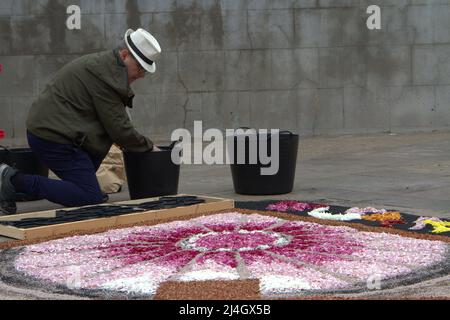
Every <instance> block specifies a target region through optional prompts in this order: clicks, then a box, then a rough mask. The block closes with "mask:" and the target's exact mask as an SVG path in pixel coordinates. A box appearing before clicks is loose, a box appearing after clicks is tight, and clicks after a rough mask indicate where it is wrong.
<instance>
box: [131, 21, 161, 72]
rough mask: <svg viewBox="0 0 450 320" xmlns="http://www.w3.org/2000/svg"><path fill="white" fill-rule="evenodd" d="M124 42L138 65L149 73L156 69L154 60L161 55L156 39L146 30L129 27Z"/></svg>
mask: <svg viewBox="0 0 450 320" xmlns="http://www.w3.org/2000/svg"><path fill="white" fill-rule="evenodd" d="M125 43H126V44H127V46H128V50H129V51H130V52H131V53H132V54H133V56H134V57H135V58H136V60H137V61H138V62H139V63H140V65H141V66H142V67H143V68H144V69H145V70H147V71H148V72H150V73H154V72H155V71H156V62H155V61H156V60H158V58H159V56H160V55H161V47H160V46H159V43H158V41H157V40H156V39H155V38H154V37H153V36H152V35H151V34H150V33H149V32H148V31H146V30H144V29H138V30H136V31H134V30H133V29H129V30H128V31H127V32H126V33H125Z"/></svg>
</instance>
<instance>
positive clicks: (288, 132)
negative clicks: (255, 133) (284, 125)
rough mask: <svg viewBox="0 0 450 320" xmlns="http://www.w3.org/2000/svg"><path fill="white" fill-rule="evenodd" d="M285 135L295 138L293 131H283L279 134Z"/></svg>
mask: <svg viewBox="0 0 450 320" xmlns="http://www.w3.org/2000/svg"><path fill="white" fill-rule="evenodd" d="M285 133H287V134H289V136H291V137H292V136H293V135H294V134H293V133H292V132H291V131H289V130H283V131H280V132H279V134H285Z"/></svg>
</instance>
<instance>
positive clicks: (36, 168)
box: [0, 146, 49, 201]
mask: <svg viewBox="0 0 450 320" xmlns="http://www.w3.org/2000/svg"><path fill="white" fill-rule="evenodd" d="M0 163H6V164H7V165H9V166H11V167H14V168H15V169H17V170H19V172H21V173H25V174H31V175H38V176H42V177H48V172H49V170H48V168H47V167H46V166H45V165H44V164H43V163H42V162H41V161H40V160H39V159H38V157H37V156H36V154H35V153H34V152H33V150H31V149H30V148H11V149H10V148H5V147H2V146H0ZM34 200H40V199H39V198H36V197H31V196H19V197H18V198H17V199H16V201H34Z"/></svg>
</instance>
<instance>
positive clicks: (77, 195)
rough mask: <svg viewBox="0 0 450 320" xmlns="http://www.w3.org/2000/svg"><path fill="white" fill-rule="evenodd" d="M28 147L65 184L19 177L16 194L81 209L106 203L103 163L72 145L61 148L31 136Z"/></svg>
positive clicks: (62, 145)
mask: <svg viewBox="0 0 450 320" xmlns="http://www.w3.org/2000/svg"><path fill="white" fill-rule="evenodd" d="M27 137H28V144H29V145H30V147H31V149H32V150H33V152H34V153H35V154H36V155H37V157H38V158H39V160H40V161H42V163H44V164H45V165H46V166H47V167H48V168H49V169H50V170H52V171H53V172H54V173H55V174H56V175H57V176H58V177H59V178H60V179H61V180H54V179H48V178H45V177H41V176H35V175H27V174H21V173H19V174H17V175H16V176H17V179H12V181H13V184H14V182H16V184H14V186H15V188H16V191H17V192H22V193H25V194H27V195H31V196H35V197H39V198H44V199H47V200H49V201H51V202H54V203H57V204H61V205H63V206H66V207H80V206H85V205H93V204H99V203H102V202H104V200H105V198H104V197H105V196H104V195H103V193H102V191H101V190H100V185H99V183H98V180H97V176H96V172H97V170H98V168H99V167H100V164H101V163H102V161H103V158H102V159H99V158H94V157H92V156H90V155H89V154H88V153H87V152H85V151H84V150H82V149H80V148H77V147H75V146H74V145H71V144H58V143H53V142H50V141H47V140H44V139H41V138H39V137H37V136H35V135H33V134H32V133H31V132H28V134H27Z"/></svg>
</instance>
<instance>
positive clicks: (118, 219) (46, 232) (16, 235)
mask: <svg viewBox="0 0 450 320" xmlns="http://www.w3.org/2000/svg"><path fill="white" fill-rule="evenodd" d="M177 196H191V195H187V194H180V195H177ZM177 196H173V197H177ZM197 197H198V198H199V199H202V200H205V203H200V204H195V205H191V206H185V207H177V208H171V209H158V210H148V211H143V212H136V213H129V214H123V215H119V216H115V217H106V218H95V219H91V220H84V221H75V222H67V223H62V224H55V225H49V226H41V227H35V228H27V229H23V228H16V227H13V226H5V225H0V236H4V237H8V238H13V239H17V240H35V239H41V238H47V237H53V236H58V235H63V234H67V233H70V232H83V231H92V230H96V229H101V228H117V227H121V226H128V225H132V224H139V223H146V222H152V221H155V220H161V219H167V218H178V217H180V218H181V217H184V216H189V215H193V214H201V213H206V212H213V211H219V210H226V209H234V200H231V199H225V198H217V197H208V196H197ZM159 198H160V197H156V198H148V199H139V200H131V201H120V202H114V203H105V204H102V205H100V206H108V205H125V204H139V203H144V202H150V201H156V200H158V199H159ZM71 209H77V208H71ZM71 209H64V210H71ZM58 210H59V209H58ZM56 211H57V210H49V211H40V212H31V213H24V214H17V215H11V216H5V217H1V218H0V221H20V220H22V219H27V218H40V217H42V218H51V217H56Z"/></svg>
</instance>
